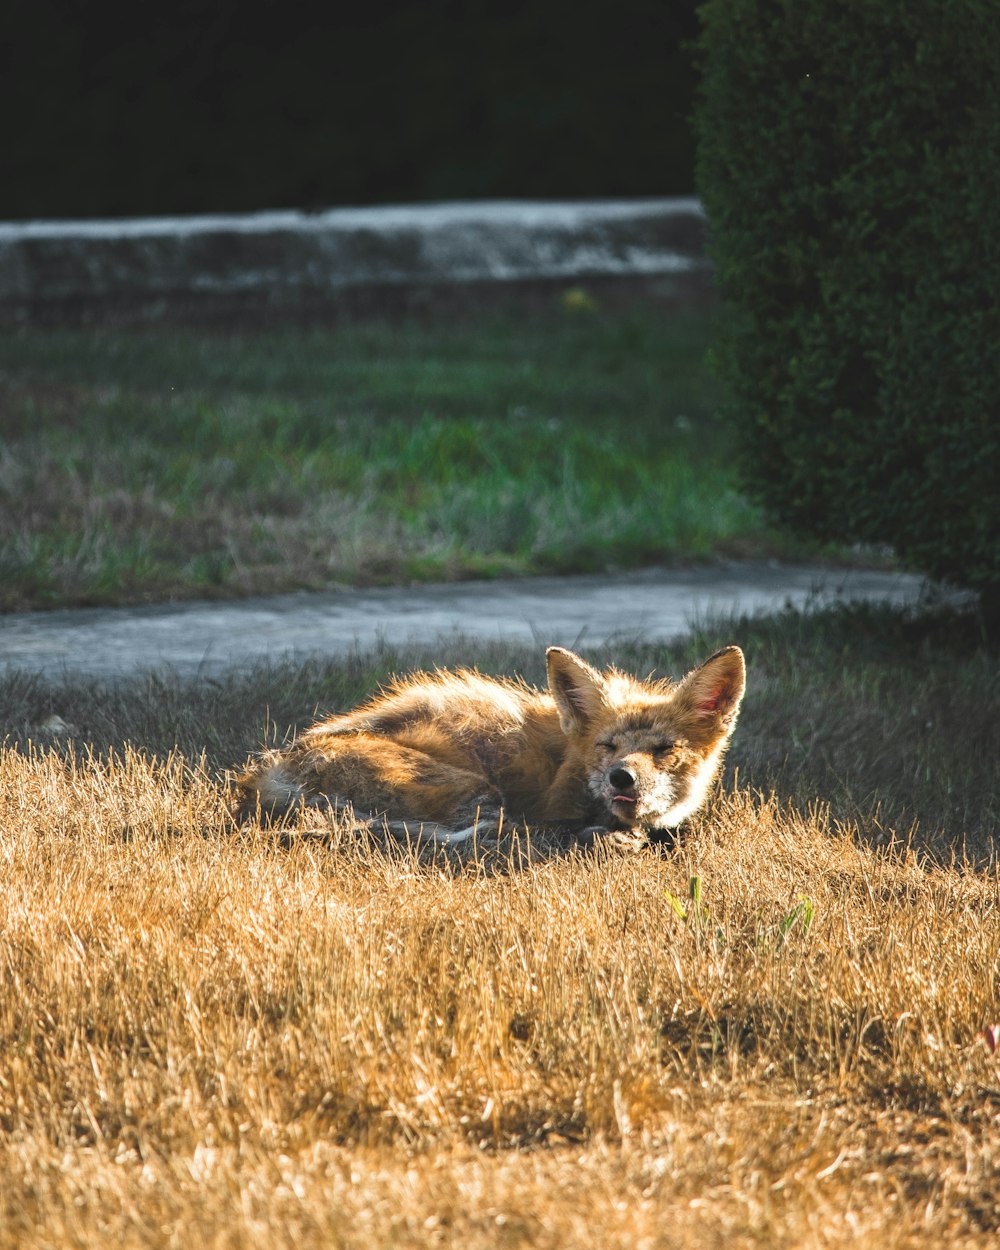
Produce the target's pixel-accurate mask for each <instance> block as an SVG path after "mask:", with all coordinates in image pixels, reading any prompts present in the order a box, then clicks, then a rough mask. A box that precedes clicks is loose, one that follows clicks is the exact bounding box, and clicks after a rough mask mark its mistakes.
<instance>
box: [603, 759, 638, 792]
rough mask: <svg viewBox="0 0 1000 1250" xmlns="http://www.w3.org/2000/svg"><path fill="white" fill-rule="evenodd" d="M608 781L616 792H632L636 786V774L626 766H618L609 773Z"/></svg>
mask: <svg viewBox="0 0 1000 1250" xmlns="http://www.w3.org/2000/svg"><path fill="white" fill-rule="evenodd" d="M608 780H609V781H610V782H611V784H612V785H613V786H614V787H615V789H616V790H631V789H632V787H633V786H634V785H635V773H634V772H632V770H631V769H630V768H626V767H625V765H624V764H616V765H615V766H614V768H612V770H611V772H610V773H608Z"/></svg>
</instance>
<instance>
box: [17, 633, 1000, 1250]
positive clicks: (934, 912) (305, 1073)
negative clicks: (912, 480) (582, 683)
mask: <svg viewBox="0 0 1000 1250" xmlns="http://www.w3.org/2000/svg"><path fill="white" fill-rule="evenodd" d="M727 641H737V642H739V643H740V644H741V645H742V646H743V647H744V649H745V650H746V653H747V658H748V665H749V687H748V694H747V700H746V706H745V710H744V713H743V715H742V717H741V722H740V725H739V727H738V729H737V733H736V738H735V741H734V744H733V749H732V754H731V759H730V765H729V769H728V772H727V776H726V779H725V781H724V784H723V786H722V789H721V792H720V793H719V794H718V795H717V796H716V797H715V799H714V800H713V802H712V803H711V804H710V806H709V807H708V809H707V810H706V811H705V812H704V813H703V814H702V815H700V816H699V817H698V818H697V819H696V820H695V821H694V822H693V823H692V825H691V827H690V829H689V830H688V831H687V834H686V836H685V837H684V838H683V839H682V841H681V843H680V845H679V847H678V848H677V849H675V850H674V851H673V852H671V853H669V854H662V853H660V852H657V851H648V852H642V853H639V854H637V855H636V854H633V855H628V856H624V855H619V856H615V855H602V854H598V855H596V856H591V857H583V856H580V855H579V854H573V855H570V856H568V857H566V856H558V855H557V856H553V857H549V856H546V855H545V854H544V853H542V854H537V855H535V856H534V857H533V859H531V860H530V861H529V859H528V857H526V856H525V855H523V854H520V855H515V856H512V858H511V859H510V861H509V862H505V861H504V859H503V856H500V857H499V859H498V858H497V857H493V858H492V859H491V860H489V861H488V862H485V863H483V864H482V865H477V864H476V863H475V862H464V863H462V862H446V861H440V862H438V863H436V864H433V863H429V862H420V861H418V860H417V859H415V858H413V857H412V856H411V855H410V854H408V853H406V852H403V851H395V852H392V851H390V852H386V851H385V850H383V849H379V848H377V847H372V846H369V845H368V844H367V843H366V842H364V841H363V840H359V839H358V837H357V836H356V835H355V833H354V832H353V830H352V829H351V827H350V826H348V825H326V826H325V827H324V829H323V833H324V837H323V839H321V840H317V839H315V838H313V837H309V836H307V831H303V833H302V834H301V835H300V834H297V833H296V832H295V831H294V830H293V831H291V832H290V833H289V832H285V833H281V832H279V833H270V832H267V831H261V830H259V829H258V828H257V827H255V826H250V827H248V828H245V829H243V830H239V831H237V830H234V829H233V828H232V827H231V825H230V823H229V821H228V818H227V814H226V808H225V786H224V783H223V781H222V779H221V770H223V769H224V768H225V767H227V766H232V765H235V764H239V763H240V762H242V759H243V757H244V756H245V754H246V751H247V750H249V749H251V748H252V747H253V746H254V745H255V744H256V743H258V742H259V741H260V740H261V738H262V737H264V736H265V735H267V734H269V735H271V736H278V737H280V736H283V734H284V733H285V731H286V727H291V726H292V725H302V724H303V723H305V722H307V721H308V720H309V719H310V718H311V717H312V716H313V715H315V713H316V711H317V710H318V709H323V710H333V709H335V708H342V707H346V706H348V705H350V704H351V703H353V702H354V701H356V700H357V699H358V698H360V697H362V696H363V695H364V694H366V693H368V692H370V691H371V690H372V689H374V688H375V687H376V686H377V684H378V683H379V682H381V681H384V680H385V678H386V676H387V674H388V672H389V671H390V670H396V671H399V670H405V669H406V668H409V667H411V666H412V665H415V664H422V665H427V664H430V663H434V662H442V663H455V662H458V661H459V660H462V661H465V662H467V663H468V662H475V663H478V664H479V666H480V667H481V668H482V669H483V670H484V671H494V672H523V673H525V674H526V675H527V676H528V677H529V678H530V679H531V680H533V681H538V680H540V678H541V657H540V656H539V655H536V654H535V652H534V651H525V650H522V649H518V648H513V647H500V646H494V647H490V648H485V649H478V650H477V649H475V648H473V647H471V646H468V645H466V646H464V647H463V648H453V649H451V650H445V649H438V650H436V651H434V652H423V653H420V654H417V653H398V652H385V653H380V654H379V653H377V654H368V655H361V654H359V655H356V656H354V657H352V658H351V659H350V660H349V661H347V662H345V663H342V664H337V665H332V664H331V665H325V666H324V665H319V664H312V665H310V666H308V667H307V668H304V669H295V668H290V667H278V668H273V669H272V668H269V669H261V670H259V671H258V672H257V673H255V674H253V675H252V676H243V677H238V678H233V679H231V680H225V681H216V682H212V683H190V684H188V683H183V682H179V681H177V680H175V679H173V678H170V677H165V676H160V677H154V678H150V679H148V680H145V681H142V682H139V683H138V684H135V685H126V686H122V687H118V688H116V689H113V690H109V689H107V688H102V687H100V686H99V685H97V684H95V683H90V682H84V681H72V682H67V683H46V682H42V681H41V680H39V679H36V678H31V677H27V676H23V675H22V676H10V677H7V678H5V679H3V681H2V683H0V734H7V735H8V737H7V745H6V746H5V747H4V748H3V749H2V751H0V811H2V813H3V822H2V829H0V890H2V895H3V898H4V899H5V907H4V908H3V909H2V913H0V969H3V976H4V984H5V987H6V991H5V993H4V995H3V997H2V1000H0V1246H2V1247H7V1246H10V1247H13V1246H19V1247H42V1246H45V1247H60V1248H61V1247H64V1246H66V1247H69V1246H92V1245H97V1244H107V1243H108V1241H109V1239H110V1240H113V1242H114V1243H115V1244H116V1245H121V1246H124V1247H133V1246H135V1247H138V1246H149V1245H164V1246H167V1245H171V1244H177V1243H178V1241H186V1242H189V1243H191V1244H198V1245H215V1246H233V1247H236V1246H249V1245H267V1246H278V1247H285V1246H287V1247H292V1246H295V1247H306V1248H308V1247H313V1246H316V1247H319V1246H324V1247H325V1246H330V1245H334V1246H352V1247H354V1246H372V1247H375V1246H384V1245H390V1244H391V1245H406V1246H413V1247H418V1246H420V1247H423V1246H439V1245H456V1246H459V1245H461V1246H463V1247H464V1246H473V1247H487V1246H495V1245H505V1246H532V1247H534V1246H545V1247H553V1248H555V1247H562V1246H566V1245H580V1246H592V1247H595V1248H596V1247H602V1248H603V1247H613V1248H617V1247H622V1248H623V1250H624V1248H625V1247H634V1246H636V1245H648V1246H653V1247H657V1246H664V1247H666V1246H682V1247H686V1246H691V1247H694V1246H699V1247H701V1246H704V1245H706V1244H707V1245H722V1244H726V1245H749V1244H765V1245H775V1246H800V1245H817V1246H822V1245H830V1246H841V1245H842V1246H848V1245H850V1246H856V1245H862V1246H869V1247H884V1246H916V1245H921V1244H941V1245H944V1244H948V1245H953V1244H963V1245H977V1246H988V1245H990V1244H992V1240H993V1238H994V1236H995V1230H996V1227H997V1224H998V1221H1000V1199H998V1194H1000V1184H998V1181H1000V1177H998V1174H997V1163H996V1157H995V1141H996V1133H997V1131H998V1118H997V1117H998V1112H997V1106H998V1102H1000V1077H998V1068H997V1058H996V1056H995V1055H994V1054H992V1053H991V1052H990V1050H989V1048H988V1046H987V1045H986V1044H984V1041H983V1039H982V1038H981V1037H980V1033H981V1031H982V1030H983V1029H984V1028H986V1027H987V1026H990V1025H993V1024H996V1023H997V1022H998V1021H1000V997H998V987H997V981H996V975H995V969H996V961H997V952H998V951H1000V908H998V903H1000V893H998V884H997V876H996V870H995V865H992V866H991V863H990V860H991V855H992V846H993V837H994V835H995V831H996V827H997V818H998V814H1000V813H998V810H997V803H998V795H997V788H996V784H995V760H996V758H997V754H998V752H1000V737H998V734H1000V730H998V728H997V725H998V722H1000V717H998V712H1000V674H998V668H997V663H996V655H995V653H994V652H993V651H990V650H988V649H986V648H985V647H984V646H983V645H982V643H981V641H979V640H978V639H977V635H976V632H975V623H974V621H971V620H965V619H963V618H958V617H942V618H939V619H937V620H924V621H919V622H910V623H907V622H906V620H905V618H902V617H899V616H894V615H892V614H890V613H887V612H872V611H870V610H859V611H855V612H851V613H827V614H824V615H821V616H819V617H817V618H814V619H812V620H802V619H799V618H796V617H792V616H788V617H785V618H781V619H778V620H777V621H774V622H759V623H756V624H752V623H749V622H746V621H733V622H731V623H729V624H717V625H715V626H711V627H706V628H705V630H704V631H703V633H702V635H701V636H699V637H697V638H694V639H692V640H690V641H689V642H688V643H686V644H684V645H683V646H678V647H676V648H672V649H663V648H651V647H638V646H633V647H631V648H630V649H628V650H627V651H624V652H615V654H614V655H613V656H612V655H609V654H608V653H605V652H599V653H598V652H595V653H591V654H590V658H592V659H594V660H595V661H596V662H599V663H603V662H606V661H607V660H609V659H614V660H616V661H618V662H619V663H622V664H623V665H626V666H627V667H630V668H633V669H637V670H639V671H642V672H646V671H648V670H649V668H650V667H652V666H654V665H656V666H658V667H659V669H660V671H667V672H672V673H674V674H677V673H679V672H682V671H683V670H684V669H685V668H686V667H687V666H688V665H689V664H690V663H692V662H693V661H694V660H695V659H698V658H703V655H704V652H705V650H706V649H708V648H711V647H713V646H715V645H717V644H719V643H722V642H727ZM876 676H877V677H878V680H874V678H875V677H876ZM53 713H57V714H59V715H60V717H61V718H62V720H63V722H68V727H67V725H66V724H65V723H64V724H63V727H62V728H61V729H60V728H57V729H55V730H53V729H52V728H46V726H47V725H50V724H51V722H50V717H51V716H52V714H53ZM265 720H269V722H270V729H266V728H265V724H264V722H265ZM37 743H41V745H35V744H37ZM203 752H205V753H204V754H203ZM307 823H308V822H307ZM541 849H542V851H544V847H542V848H541ZM966 854H968V859H966V858H965V856H966Z"/></svg>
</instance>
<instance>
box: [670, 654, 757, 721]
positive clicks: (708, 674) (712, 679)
mask: <svg viewBox="0 0 1000 1250" xmlns="http://www.w3.org/2000/svg"><path fill="white" fill-rule="evenodd" d="M746 684H747V671H746V665H745V664H744V662H743V652H742V651H741V650H740V649H739V647H723V649H722V650H721V651H716V653H715V655H713V656H711V657H710V658H709V659H707V660H706V661H705V663H704V664H702V665H700V666H699V667H698V668H696V669H694V670H692V672H690V673H688V675H687V677H685V678H684V680H683V681H682V682H681V684H680V686H679V687H678V690H677V693H676V695H675V701H676V702H677V703H678V704H679V705H680V706H681V707H683V708H684V709H685V710H686V711H689V712H691V713H692V714H693V715H694V716H696V717H697V718H698V719H699V720H702V721H704V722H705V724H706V725H714V726H717V727H718V729H719V730H720V731H721V732H722V733H726V734H728V733H730V732H732V728H733V726H734V725H735V724H736V717H737V715H738V714H739V710H740V702H741V701H742V699H743V691H744V690H745V689H746Z"/></svg>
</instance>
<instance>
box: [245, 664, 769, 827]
mask: <svg viewBox="0 0 1000 1250" xmlns="http://www.w3.org/2000/svg"><path fill="white" fill-rule="evenodd" d="M547 660H548V683H549V688H548V691H547V692H543V691H540V690H536V689H533V688H532V687H530V686H528V685H526V684H524V683H523V682H520V681H510V680H495V679H493V678H490V677H484V676H482V675H481V674H479V673H477V672H473V671H469V670H465V669H462V670H458V671H455V672H435V673H416V674H414V675H413V676H410V677H407V678H403V679H401V680H397V681H395V682H393V684H392V685H391V686H390V687H389V688H388V689H387V690H386V691H385V692H383V693H381V694H379V695H377V696H376V697H375V698H373V699H372V700H371V701H370V702H369V703H366V704H364V705H362V706H361V707H359V708H357V709H355V710H354V711H352V712H347V713H346V714H344V715H342V716H333V717H331V718H330V719H329V720H324V721H320V722H319V723H318V724H316V725H313V726H312V728H311V729H307V730H306V731H305V732H304V733H302V734H300V735H299V736H298V737H297V738H296V739H295V740H294V741H293V742H292V743H291V745H290V746H288V747H287V748H285V749H284V750H280V751H271V752H267V753H266V754H264V755H263V756H262V757H261V758H260V759H259V760H258V761H257V762H256V763H254V764H253V765H252V766H251V767H250V768H249V769H248V770H247V771H246V772H245V773H244V774H243V775H242V776H241V777H239V778H238V780H237V811H238V815H239V816H240V817H241V818H247V817H250V816H253V815H254V814H260V815H261V816H263V817H265V818H273V817H275V816H282V815H285V814H287V813H289V812H291V811H292V810H294V809H295V808H297V807H300V806H302V805H305V806H308V807H324V808H337V807H339V806H341V805H345V806H346V805H349V806H350V807H351V808H353V811H354V813H355V815H356V816H357V817H359V818H361V819H362V820H369V821H373V822H380V823H384V824H385V825H386V826H387V827H388V828H389V829H390V831H391V832H394V833H405V834H411V835H413V836H417V837H419V836H421V835H423V836H424V837H427V838H430V839H432V840H433V841H435V842H437V843H444V844H449V843H455V842H461V841H464V840H466V839H468V838H470V837H472V836H473V833H474V832H475V831H477V830H479V831H483V830H486V829H492V830H493V831H494V832H496V830H497V827H498V824H499V823H500V822H502V821H504V820H506V821H507V822H508V823H511V822H512V823H515V824H523V825H527V826H528V827H531V826H550V827H551V826H559V827H561V828H564V829H566V830H574V831H581V830H585V829H586V830H587V831H588V833H589V834H591V835H596V834H602V833H612V834H616V835H623V834H624V835H628V836H633V837H635V838H640V839H641V838H643V837H648V836H649V835H650V834H652V833H654V832H655V831H659V830H668V829H673V828H675V827H676V826H677V825H679V824H680V823H681V822H682V821H683V820H684V819H685V818H686V817H688V816H690V815H691V813H692V812H694V811H695V810H696V809H697V808H698V807H700V806H701V804H702V803H703V802H704V800H705V797H706V794H707V792H708V789H709V786H710V785H711V782H712V780H713V778H714V777H715V775H716V773H717V771H718V768H719V764H720V762H721V760H722V756H723V754H724V752H725V749H726V745H727V743H728V742H729V738H730V735H731V734H732V731H733V727H734V726H735V724H736V717H737V714H738V712H739V708H740V701H741V700H742V698H743V691H744V686H745V670H744V664H743V653H742V652H741V651H740V649H739V647H726V648H725V649H724V650H722V651H719V652H717V653H716V654H715V655H713V656H712V657H711V659H709V660H707V661H706V662H705V663H704V664H702V665H701V666H700V667H699V668H696V669H694V670H693V671H692V672H690V673H688V675H687V676H686V677H685V678H684V679H683V681H681V682H677V683H674V682H671V681H640V680H638V679H636V678H634V677H629V676H627V675H626V674H625V673H621V672H618V671H617V670H616V669H609V670H608V671H606V672H604V673H599V672H597V670H596V669H594V668H592V667H591V666H590V665H589V664H587V663H585V661H583V660H581V659H580V658H579V656H576V655H574V654H573V653H572V652H571V651H565V650H563V649H562V648H560V647H551V648H550V649H549V650H548V652H547Z"/></svg>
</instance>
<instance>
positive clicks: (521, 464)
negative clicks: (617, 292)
mask: <svg viewBox="0 0 1000 1250" xmlns="http://www.w3.org/2000/svg"><path fill="white" fill-rule="evenodd" d="M709 340H710V314H707V313H706V314H694V313H688V314H684V315H679V314H677V313H676V312H675V313H672V314H671V313H669V312H668V311H666V310H665V309H662V308H661V309H657V308H655V307H648V306H643V307H638V306H637V307H634V308H632V309H628V310H610V309H609V310H586V309H585V310H583V311H579V310H578V311H577V312H575V313H573V312H571V311H569V310H568V309H567V308H566V307H560V306H558V305H556V306H554V308H553V310H552V312H551V314H549V315H539V314H533V315H523V314H522V315H517V314H515V313H513V312H512V313H508V314H503V313H482V314H479V315H476V316H472V317H469V318H467V319H465V320H462V321H458V320H455V319H453V320H444V321H441V320H439V321H435V322H433V323H431V322H421V321H409V322H379V321H368V322H364V323H360V324H353V323H352V324H343V325H340V326H337V327H333V328H329V329H312V330H304V329H284V330H281V329H275V330H267V331H264V330H261V331H256V332H247V333H223V332H215V333H211V332H197V331H185V330H167V329H164V328H162V327H161V328H157V329H155V330H145V331H144V330H140V329H132V330H119V331H112V330H106V329H102V330H98V329H93V330H90V329H86V330H65V329H63V330H27V329H25V330H20V331H12V330H5V331H0V610H4V609H6V610H11V609H17V608H25V607H46V606H57V605H65V604H71V603H77V604H79V603H122V602H140V601H144V600H148V599H162V598H165V597H181V598H189V597H192V596H215V595H238V594H247V593H255V592H260V593H264V592H269V591H278V590H289V589H293V588H298V587H313V588H316V587H322V586H329V585H331V584H335V583H336V582H338V581H341V582H352V583H369V584H371V583H379V582H393V581H399V580H408V579H418V580H419V579H427V578H452V577H464V576H470V575H475V576H492V575H497V574H503V573H532V572H540V571H570V570H577V571H579V570H589V569H603V568H606V567H622V566H635V565H641V564H648V563H651V562H671V561H682V560H688V559H692V558H705V557H712V556H715V555H719V554H728V555H734V554H735V555H762V554H789V553H793V554H796V553H801V551H802V550H803V548H801V547H796V546H795V545H794V544H793V543H792V540H790V539H788V538H782V537H781V536H779V535H775V534H774V533H772V532H770V531H769V530H768V528H767V527H766V526H765V524H764V523H763V521H762V519H761V517H760V516H759V515H758V513H757V512H756V510H755V509H754V508H753V507H751V506H750V505H749V504H748V503H747V502H746V500H745V499H743V498H742V497H741V496H740V494H739V493H738V490H737V486H736V478H735V473H734V469H733V466H732V464H731V457H730V453H729V451H728V448H727V440H726V437H725V435H724V433H723V432H721V431H720V430H719V429H718V428H717V423H716V419H715V409H716V398H717V397H716V390H715V384H714V381H713V379H712V377H711V374H710V371H709V370H708V369H707V367H706V362H705V355H706V350H707V348H708V344H709Z"/></svg>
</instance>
